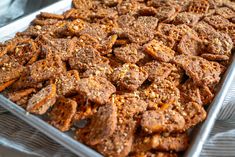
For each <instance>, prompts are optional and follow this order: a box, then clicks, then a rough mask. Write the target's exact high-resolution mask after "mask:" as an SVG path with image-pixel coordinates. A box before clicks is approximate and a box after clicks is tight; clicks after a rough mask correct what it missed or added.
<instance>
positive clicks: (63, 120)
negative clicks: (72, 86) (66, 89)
mask: <svg viewBox="0 0 235 157" xmlns="http://www.w3.org/2000/svg"><path fill="white" fill-rule="evenodd" d="M76 109H77V103H76V101H74V100H71V99H68V98H63V97H61V98H59V99H58V100H57V101H56V103H55V104H54V106H53V108H52V110H51V111H50V112H49V118H50V121H49V123H50V124H51V125H53V126H55V127H56V128H58V129H59V130H61V131H63V132H64V131H68V130H69V129H70V126H71V122H72V118H73V116H74V115H75V113H76Z"/></svg>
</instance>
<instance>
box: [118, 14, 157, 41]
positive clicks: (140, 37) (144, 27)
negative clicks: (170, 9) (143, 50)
mask: <svg viewBox="0 0 235 157" xmlns="http://www.w3.org/2000/svg"><path fill="white" fill-rule="evenodd" d="M157 24H158V19H157V18H155V17H151V16H140V17H139V18H138V19H137V20H136V21H134V22H132V23H131V24H130V25H129V26H128V27H123V28H122V31H121V35H122V36H125V37H127V38H128V39H129V40H130V41H131V42H133V43H138V44H144V43H146V42H148V41H150V40H151V39H153V38H154V29H155V28H156V27H157Z"/></svg>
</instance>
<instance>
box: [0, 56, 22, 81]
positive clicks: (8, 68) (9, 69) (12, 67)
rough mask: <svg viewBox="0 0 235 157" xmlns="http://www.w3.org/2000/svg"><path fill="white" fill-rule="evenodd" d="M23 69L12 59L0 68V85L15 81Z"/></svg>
mask: <svg viewBox="0 0 235 157" xmlns="http://www.w3.org/2000/svg"><path fill="white" fill-rule="evenodd" d="M23 69H24V67H23V66H22V65H20V64H19V63H18V62H17V61H16V60H15V59H14V58H12V59H11V60H10V61H9V62H6V63H4V64H3V65H2V66H1V67H0V84H3V83H6V82H8V81H12V80H15V79H17V78H19V77H20V76H21V73H22V72H23Z"/></svg>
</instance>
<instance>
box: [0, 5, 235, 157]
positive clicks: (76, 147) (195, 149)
mask: <svg viewBox="0 0 235 157" xmlns="http://www.w3.org/2000/svg"><path fill="white" fill-rule="evenodd" d="M70 7H71V0H62V1H59V2H57V3H55V4H53V5H51V6H49V7H46V8H44V9H42V10H39V11H37V12H35V13H33V14H31V15H28V16H26V17H24V18H21V19H19V20H17V21H15V22H13V23H11V24H8V25H6V26H4V27H2V28H0V41H5V40H7V39H10V38H13V37H14V34H15V33H16V32H19V31H23V30H24V29H26V28H27V27H28V26H29V24H30V22H31V21H32V20H33V19H34V18H35V16H36V15H37V14H39V13H40V12H42V11H45V12H51V13H62V12H63V11H65V10H67V9H69V8H70ZM234 75H235V55H233V58H232V62H231V65H230V66H229V68H228V69H227V71H226V73H225V74H224V76H223V79H222V80H221V83H220V86H219V88H218V92H217V94H216V96H215V98H214V100H213V102H212V103H211V105H210V107H209V108H208V110H207V111H208V115H207V119H206V120H205V121H204V122H203V123H201V124H199V125H197V127H196V128H195V129H193V132H192V139H191V145H190V147H189V148H188V150H187V151H186V152H185V154H184V156H185V157H198V156H199V155H200V152H201V150H202V148H203V144H204V143H205V141H206V139H207V137H208V135H209V133H210V131H211V129H212V127H213V125H214V123H215V121H216V117H217V115H218V113H219V111H220V109H221V107H222V104H223V101H224V99H225V96H226V94H227V92H228V90H229V87H230V85H231V84H232V81H233V77H234ZM0 106H2V107H4V108H5V109H7V110H8V111H10V112H11V113H13V114H14V115H16V116H17V117H19V118H21V119H22V120H24V121H25V122H27V123H28V124H29V125H31V126H33V127H35V128H36V129H38V130H39V131H41V132H42V133H44V134H46V135H47V136H49V137H50V138H52V139H53V140H55V141H57V142H58V143H60V144H61V145H63V146H64V147H66V148H67V149H69V150H71V151H72V152H73V153H75V154H76V155H78V156H80V157H88V156H89V157H99V156H102V155H100V154H99V153H97V152H96V151H94V150H92V149H90V148H89V147H87V146H85V145H83V144H82V143H80V142H78V141H76V140H74V139H73V137H72V136H71V134H69V133H63V132H61V131H59V130H57V129H56V128H54V127H52V126H51V125H49V124H48V123H46V122H45V121H43V120H42V119H40V118H39V117H37V116H35V115H32V114H29V113H27V112H26V111H25V110H24V109H22V108H21V107H19V106H18V105H16V104H15V103H13V102H11V101H10V100H8V99H7V98H6V97H4V96H2V95H0Z"/></svg>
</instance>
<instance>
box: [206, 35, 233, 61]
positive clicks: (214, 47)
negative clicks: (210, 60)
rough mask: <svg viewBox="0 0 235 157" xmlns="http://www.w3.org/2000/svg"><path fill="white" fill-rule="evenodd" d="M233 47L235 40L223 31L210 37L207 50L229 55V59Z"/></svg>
mask: <svg viewBox="0 0 235 157" xmlns="http://www.w3.org/2000/svg"><path fill="white" fill-rule="evenodd" d="M232 48H233V41H232V39H231V38H230V36H229V35H228V34H225V33H222V32H216V33H214V34H212V35H211V37H210V40H209V43H208V46H207V51H208V53H209V54H214V55H222V56H224V55H225V56H228V58H227V59H229V57H230V55H231V50H232ZM223 58H224V57H223Z"/></svg>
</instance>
